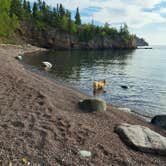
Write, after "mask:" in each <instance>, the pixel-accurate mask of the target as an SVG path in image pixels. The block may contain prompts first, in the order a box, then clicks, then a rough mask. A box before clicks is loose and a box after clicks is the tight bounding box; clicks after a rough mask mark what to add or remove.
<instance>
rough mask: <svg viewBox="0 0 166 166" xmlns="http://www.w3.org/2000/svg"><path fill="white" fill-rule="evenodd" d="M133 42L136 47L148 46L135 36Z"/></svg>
mask: <svg viewBox="0 0 166 166" xmlns="http://www.w3.org/2000/svg"><path fill="white" fill-rule="evenodd" d="M135 42H136V45H137V46H148V45H149V44H148V43H147V42H146V41H145V39H143V38H139V37H137V36H135Z"/></svg>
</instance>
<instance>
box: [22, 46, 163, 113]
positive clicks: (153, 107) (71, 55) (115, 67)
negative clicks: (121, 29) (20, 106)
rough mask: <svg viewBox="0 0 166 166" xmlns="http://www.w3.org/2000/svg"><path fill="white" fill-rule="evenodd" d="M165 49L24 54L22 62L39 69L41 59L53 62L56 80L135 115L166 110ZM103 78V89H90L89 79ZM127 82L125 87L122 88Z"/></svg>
mask: <svg viewBox="0 0 166 166" xmlns="http://www.w3.org/2000/svg"><path fill="white" fill-rule="evenodd" d="M165 53H166V49H162V50H160V49H154V50H153V51H152V50H135V51H131V50H114V51H111V50H107V51H54V52H44V53H40V54H36V55H35V56H34V55H28V56H25V57H24V62H25V63H26V64H30V65H32V66H36V67H38V68H40V65H41V62H42V61H49V62H51V63H52V64H53V69H52V70H51V71H50V72H51V73H52V74H53V75H54V76H56V78H57V79H59V80H62V81H64V82H66V83H68V84H70V85H72V86H73V87H75V88H78V89H81V90H83V91H84V92H85V93H87V94H89V95H95V96H96V95H97V96H99V97H101V98H104V99H105V100H107V101H108V102H110V103H113V104H115V105H120V106H122V107H129V108H131V109H133V110H135V111H137V112H138V113H139V114H143V115H147V116H152V115H155V114H159V113H166V104H165V99H166V86H165V85H166V84H165V83H166V75H165V70H166V67H165V63H166V57H165V56H164V54H165ZM102 79H106V80H107V81H108V83H107V84H106V87H105V91H106V92H101V91H97V92H94V91H93V86H92V85H93V81H94V80H97V81H100V80H102ZM122 85H127V86H128V87H129V88H128V89H122V88H121V86H122Z"/></svg>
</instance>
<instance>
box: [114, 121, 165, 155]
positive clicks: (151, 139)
mask: <svg viewBox="0 0 166 166" xmlns="http://www.w3.org/2000/svg"><path fill="white" fill-rule="evenodd" d="M116 132H117V133H118V134H119V136H120V138H121V139H122V140H123V141H124V142H125V143H126V144H127V145H128V146H130V147H131V148H133V149H135V150H138V151H141V152H146V153H154V154H160V155H164V156H166V138H165V137H164V136H161V135H160V134H158V133H156V132H154V131H152V130H150V129H149V128H147V127H144V126H139V125H130V124H126V123H123V124H121V125H119V126H117V128H116Z"/></svg>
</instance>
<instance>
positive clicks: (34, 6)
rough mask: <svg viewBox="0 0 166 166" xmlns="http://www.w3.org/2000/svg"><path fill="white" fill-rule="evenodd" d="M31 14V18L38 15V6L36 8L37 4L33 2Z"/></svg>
mask: <svg viewBox="0 0 166 166" xmlns="http://www.w3.org/2000/svg"><path fill="white" fill-rule="evenodd" d="M32 12H33V13H32V14H33V17H34V18H36V17H37V13H38V6H37V3H36V2H34V4H33V9H32Z"/></svg>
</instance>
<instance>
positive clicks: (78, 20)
mask: <svg viewBox="0 0 166 166" xmlns="http://www.w3.org/2000/svg"><path fill="white" fill-rule="evenodd" d="M75 23H76V24H77V25H81V18H80V13H79V8H77V11H76V15H75Z"/></svg>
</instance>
